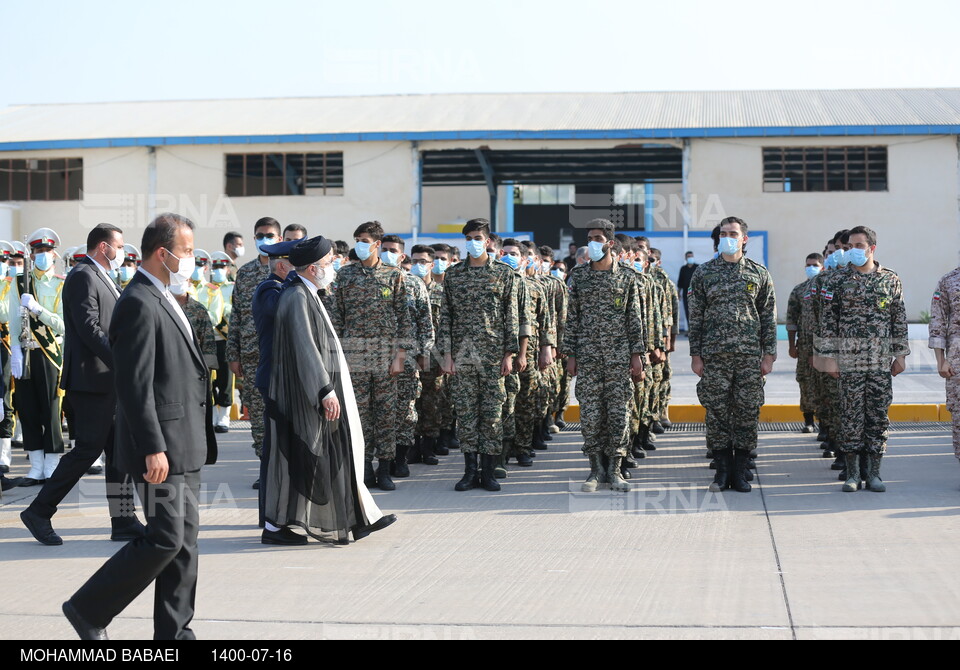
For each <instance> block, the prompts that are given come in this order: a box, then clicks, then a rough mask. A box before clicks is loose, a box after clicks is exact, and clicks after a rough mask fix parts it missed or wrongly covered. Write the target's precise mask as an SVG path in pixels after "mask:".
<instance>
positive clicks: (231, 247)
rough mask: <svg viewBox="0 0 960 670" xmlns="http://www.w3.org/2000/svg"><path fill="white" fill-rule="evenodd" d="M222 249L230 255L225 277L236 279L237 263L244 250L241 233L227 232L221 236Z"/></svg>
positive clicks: (231, 279)
mask: <svg viewBox="0 0 960 670" xmlns="http://www.w3.org/2000/svg"><path fill="white" fill-rule="evenodd" d="M223 250H224V252H225V253H226V254H227V256H229V257H230V267H229V268H228V269H227V278H228V279H229V280H230V281H232V282H235V281H237V263H239V262H240V259H241V258H243V255H244V254H245V253H246V250H245V249H244V248H243V235H241V234H240V233H237V232H229V233H227V234H226V235H224V236H223Z"/></svg>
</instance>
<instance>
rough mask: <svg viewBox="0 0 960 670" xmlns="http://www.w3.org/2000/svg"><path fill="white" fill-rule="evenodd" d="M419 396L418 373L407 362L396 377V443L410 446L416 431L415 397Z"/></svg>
mask: <svg viewBox="0 0 960 670" xmlns="http://www.w3.org/2000/svg"><path fill="white" fill-rule="evenodd" d="M419 397H420V374H419V373H418V372H417V368H416V366H415V365H413V364H410V363H408V364H407V365H406V367H405V368H404V370H403V374H401V375H400V376H399V377H397V407H398V410H397V420H398V423H399V425H398V426H397V444H403V445H406V446H408V447H412V446H413V443H414V441H415V440H416V433H417V421H418V415H417V398H419Z"/></svg>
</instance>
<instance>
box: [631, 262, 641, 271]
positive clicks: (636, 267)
mask: <svg viewBox="0 0 960 670" xmlns="http://www.w3.org/2000/svg"><path fill="white" fill-rule="evenodd" d="M633 269H634V270H636V271H637V272H643V263H641V262H640V261H634V262H633Z"/></svg>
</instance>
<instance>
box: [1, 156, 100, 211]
mask: <svg viewBox="0 0 960 670" xmlns="http://www.w3.org/2000/svg"><path fill="white" fill-rule="evenodd" d="M82 191H83V159H82V158H17V159H14V158H6V159H3V158H0V200H5V201H12V202H16V201H25V200H80V197H81V193H82Z"/></svg>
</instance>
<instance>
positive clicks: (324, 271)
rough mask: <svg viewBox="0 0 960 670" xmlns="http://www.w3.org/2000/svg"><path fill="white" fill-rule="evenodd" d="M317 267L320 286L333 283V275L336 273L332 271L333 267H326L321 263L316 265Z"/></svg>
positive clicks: (323, 286)
mask: <svg viewBox="0 0 960 670" xmlns="http://www.w3.org/2000/svg"><path fill="white" fill-rule="evenodd" d="M314 267H315V268H317V284H318V285H319V286H320V288H327V287H328V286H330V284H332V283H333V277H334V275H335V274H336V273H334V272H333V271H332V268H329V267H326V268H322V267H320V266H319V265H315V266H314Z"/></svg>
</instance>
